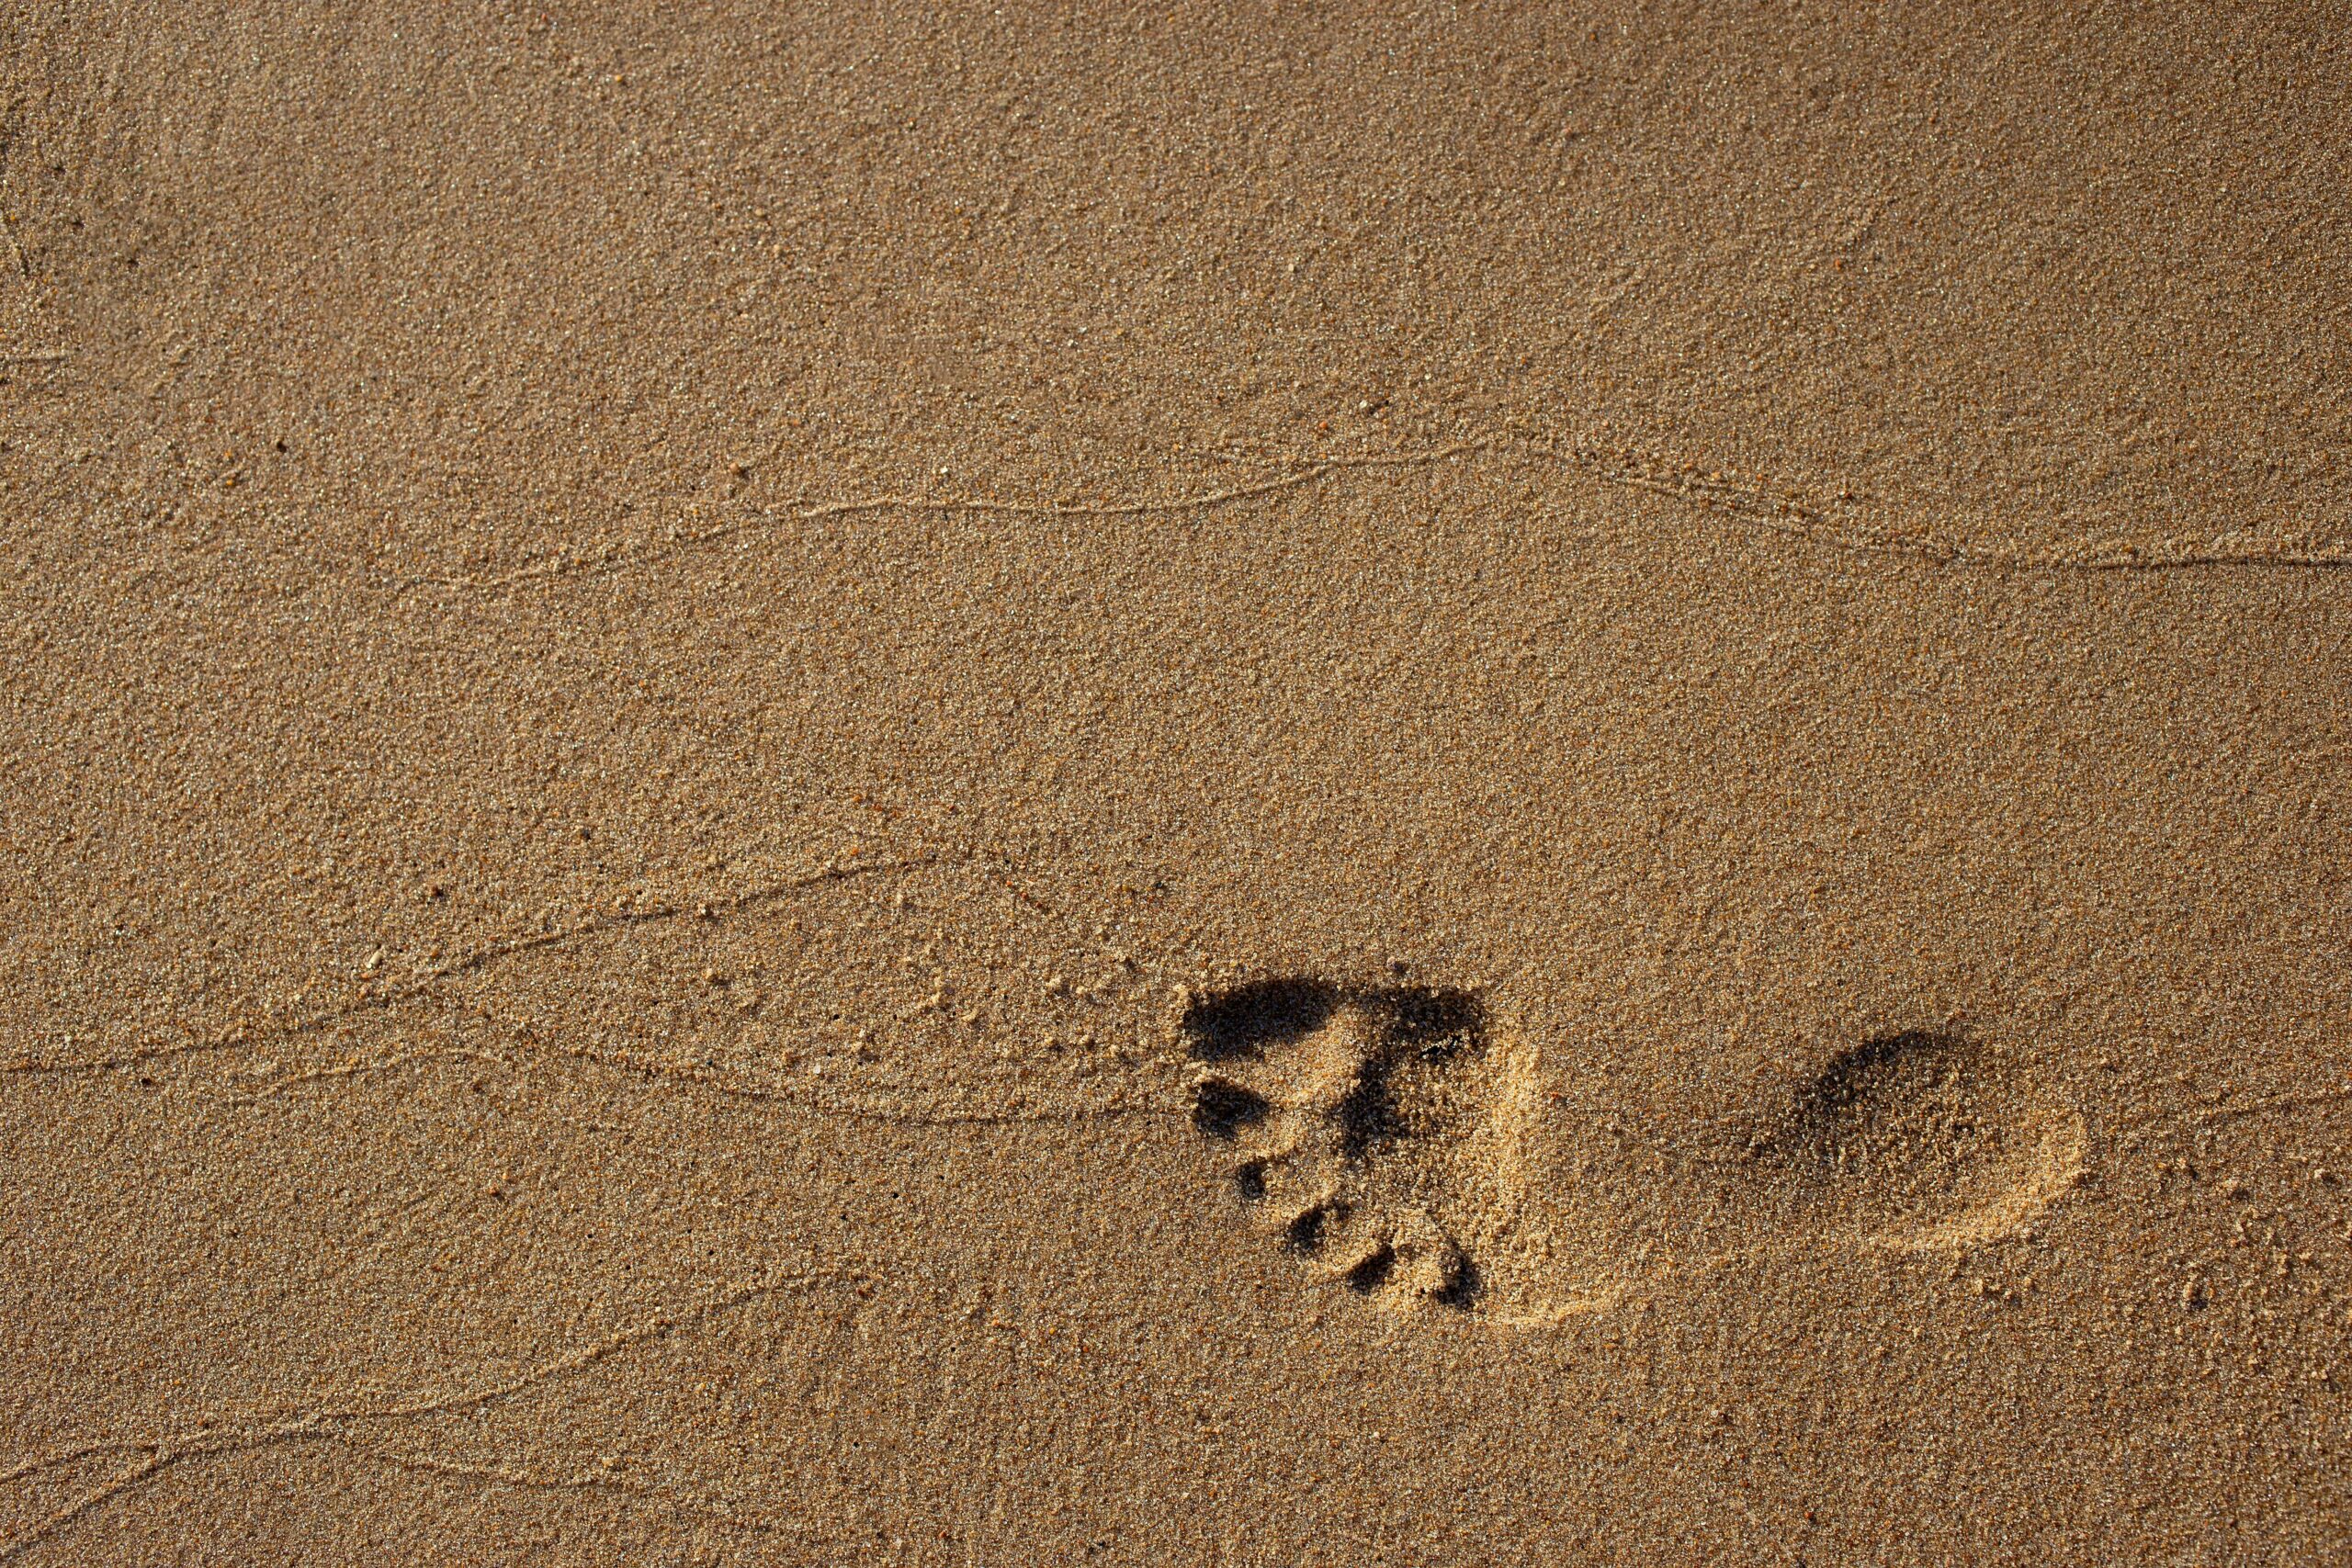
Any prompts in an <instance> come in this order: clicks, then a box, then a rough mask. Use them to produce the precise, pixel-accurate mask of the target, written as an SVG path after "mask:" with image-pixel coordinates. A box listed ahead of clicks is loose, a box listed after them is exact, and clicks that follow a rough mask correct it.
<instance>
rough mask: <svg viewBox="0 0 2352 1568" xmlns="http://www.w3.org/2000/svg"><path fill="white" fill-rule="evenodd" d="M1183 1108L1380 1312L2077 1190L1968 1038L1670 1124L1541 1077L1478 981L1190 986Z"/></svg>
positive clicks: (1184, 1024) (1851, 1249) (1286, 1230)
mask: <svg viewBox="0 0 2352 1568" xmlns="http://www.w3.org/2000/svg"><path fill="white" fill-rule="evenodd" d="M1178 1028H1179V1032H1180V1035H1181V1037H1182V1046H1183V1049H1184V1052H1185V1055H1187V1057H1188V1058H1189V1059H1190V1060H1191V1062H1192V1063H1193V1074H1194V1077H1193V1103H1192V1114H1193V1125H1194V1126H1195V1127H1196V1128H1197V1129H1198V1130H1199V1131H1200V1133H1201V1134H1203V1135H1204V1136H1205V1137H1207V1138H1208V1139H1210V1140H1212V1141H1213V1142H1214V1143H1215V1144H1216V1145H1218V1146H1219V1147H1220V1149H1221V1150H1222V1151H1223V1156H1224V1161H1225V1165H1226V1168H1227V1173H1228V1175H1229V1178H1230V1180H1231V1182H1232V1184H1233V1190H1234V1194H1235V1196H1236V1198H1237V1199H1238V1202H1239V1204H1240V1205H1241V1207H1242V1209H1243V1210H1244V1212H1245V1213H1249V1214H1250V1215H1251V1216H1253V1217H1254V1220H1255V1222H1256V1223H1257V1224H1259V1225H1260V1226H1261V1228H1262V1229H1263V1230H1265V1231H1266V1232H1267V1233H1268V1235H1270V1236H1272V1237H1275V1238H1278V1239H1279V1241H1280V1244H1281V1245H1282V1246H1283V1247H1286V1248H1288V1249H1289V1250H1291V1251H1292V1252H1295V1253H1296V1254H1298V1255H1299V1256H1300V1257H1301V1258H1302V1259H1303V1260H1305V1261H1306V1263H1308V1264H1309V1265H1310V1267H1311V1268H1312V1269H1313V1271H1314V1272H1315V1273H1317V1275H1319V1276H1321V1277H1322V1278H1324V1279H1326V1280H1330V1281H1333V1282H1336V1283H1339V1284H1340V1285H1343V1286H1344V1287H1346V1288H1347V1289H1349V1290H1351V1291H1353V1292H1357V1293H1359V1294H1362V1295H1365V1296H1368V1297H1373V1298H1374V1299H1376V1300H1377V1301H1379V1302H1381V1303H1384V1304H1386V1305H1390V1306H1395V1307H1398V1308H1415V1307H1420V1306H1435V1307H1441V1308H1447V1309H1452V1310H1454V1311H1460V1312H1478V1313H1481V1314H1487V1315H1490V1316H1493V1317H1495V1318H1497V1319H1498V1320H1500V1321H1502V1322H1505V1323H1511V1324H1520V1325H1532V1324H1538V1323H1552V1322H1558V1321H1560V1320H1562V1319H1564V1318H1566V1317H1568V1316H1571V1315H1575V1314H1580V1313H1587V1312H1593V1311H1600V1310H1605V1309H1606V1308H1607V1307H1609V1306H1611V1305H1612V1304H1614V1303H1615V1302H1617V1301H1618V1300H1620V1299H1622V1298H1623V1295H1624V1294H1625V1293H1626V1292H1628V1291H1630V1290H1632V1289H1634V1288H1635V1287H1637V1286H1640V1285H1642V1284H1644V1283H1648V1282H1655V1281H1657V1280H1662V1279H1663V1278H1665V1277H1666V1276H1668V1275H1671V1274H1673V1273H1676V1272H1679V1271H1682V1270H1685V1269H1692V1268H1698V1267H1704V1266H1707V1265H1712V1264H1722V1263H1726V1262H1731V1261H1735V1260H1739V1259H1751V1258H1776V1257H1777V1258H1815V1259H1817V1258H1821V1257H1823V1256H1825V1255H1828V1254H1835V1253H1847V1254H1855V1253H1867V1252H1889V1253H1919V1252H1930V1251H1938V1250H1962V1249H1965V1248H1968V1247H1976V1246H1981V1245H1984V1244H1985V1243H1987V1242H1990V1241H1993V1240H1996V1239H1998V1238H2000V1237H2003V1236H2007V1235H2015V1234H2017V1233H2018V1232H2019V1231H2021V1230H2024V1229H2026V1228H2028V1227H2029V1226H2030V1224H2032V1222H2033V1221H2034V1220H2035V1218H2036V1217H2038V1216H2039V1215H2040V1214H2041V1213H2042V1211H2044V1210H2045V1209H2047V1208H2048V1207H2049V1206H2050V1204H2051V1203H2052V1202H2054V1201H2056V1200H2057V1199H2058V1198H2059V1197H2060V1196H2061V1195H2063V1194H2064V1192H2065V1190H2067V1189H2068V1188H2069V1187H2071V1186H2072V1185H2073V1184H2074V1182H2075V1179H2077V1177H2078V1176H2079V1175H2080V1172H2081V1170H2082V1166H2083V1158H2084V1135H2083V1126H2082V1122H2081V1119H2080V1118H2079V1117H2078V1116H2076V1115H2075V1114H2073V1113H2072V1112H2071V1111H2064V1110H2063V1109H2046V1108H2037V1106H2036V1104H2035V1102H2034V1101H2033V1100H2032V1098H2031V1097H2030V1095H2028V1094H2026V1093H2024V1092H2023V1091H2022V1090H2021V1089H2019V1087H2018V1085H2017V1084H2016V1083H2014V1082H2012V1081H2010V1076H2009V1075H2007V1074H2006V1073H2005V1072H2003V1071H2001V1070H1998V1069H1997V1068H1996V1066H1995V1064H1994V1063H1992V1062H1991V1061H1990V1060H1988V1059H1987V1058H1986V1056H1985V1054H1984V1053H1982V1052H1979V1051H1977V1050H1976V1049H1974V1048H1973V1046H1972V1045H1971V1044H1970V1043H1969V1042H1968V1041H1966V1040H1965V1039H1964V1038H1962V1037H1961V1036H1958V1035H1955V1034H1949V1033H1941V1032H1920V1031H1913V1032H1896V1033H1891V1034H1886V1035H1883V1036H1879V1037H1875V1038H1872V1039H1871V1040H1868V1041H1866V1042H1864V1043H1860V1044H1859V1045H1856V1046H1853V1047H1851V1048H1849V1049H1847V1050H1845V1051H1843V1052H1841V1053H1839V1054H1838V1055H1835V1056H1833V1057H1832V1058H1831V1059H1830V1060H1829V1061H1828V1062H1827V1063H1826V1064H1825V1065H1824V1066H1822V1067H1821V1068H1820V1069H1819V1070H1818V1071H1817V1072H1816V1073H1815V1074H1814V1075H1812V1076H1811V1077H1808V1078H1806V1079H1804V1081H1802V1082H1801V1083H1800V1084H1799V1085H1798V1086H1797V1087H1796V1088H1795V1089H1794V1090H1793V1091H1786V1090H1784V1091H1781V1093H1780V1094H1778V1095H1774V1094H1771V1093H1769V1092H1768V1093H1765V1094H1762V1095H1760V1096H1759V1097H1758V1105H1757V1106H1755V1107H1754V1108H1753V1111H1754V1114H1753V1115H1752V1116H1751V1117H1750V1118H1749V1119H1748V1120H1747V1122H1744V1123H1742V1124H1741V1125H1740V1127H1739V1128H1737V1129H1732V1128H1727V1127H1726V1126H1725V1125H1724V1124H1723V1123H1713V1124H1710V1125H1707V1126H1704V1127H1699V1126H1698V1124H1697V1123H1693V1127H1694V1129H1695V1130H1694V1131H1691V1132H1689V1133H1683V1134H1660V1133H1658V1132H1657V1131H1656V1130H1655V1129H1651V1128H1644V1127H1640V1126H1629V1125H1627V1123H1626V1122H1625V1120H1624V1119H1623V1118H1621V1117H1618V1116H1615V1115H1612V1114H1610V1113H1609V1111H1607V1109H1606V1108H1605V1107H1595V1106H1592V1105H1589V1104H1580V1103H1577V1102H1576V1100H1575V1097H1573V1096H1571V1095H1569V1094H1566V1093H1552V1092H1546V1089H1547V1087H1549V1086H1547V1084H1546V1081H1545V1075H1544V1071H1543V1068H1542V1065H1541V1063H1540V1062H1539V1060H1538V1058H1537V1056H1536V1054H1535V1053H1534V1052H1533V1051H1532V1049H1530V1048H1528V1047H1527V1046H1525V1045H1523V1044H1521V1043H1517V1042H1514V1041H1511V1040H1510V1039H1508V1038H1507V1037H1503V1036H1501V1035H1500V1034H1499V1033H1498V1031H1497V1030H1496V1029H1495V1028H1494V1027H1493V1026H1492V1024H1491V1021H1490V1020H1489V1018H1488V1015H1487V1009H1486V1007H1485V1006H1484V1004H1483V1002H1482V1001H1481V999H1480V998H1478V997H1476V995H1474V994H1472V993H1469V992H1465V991H1455V990H1445V989H1440V988H1436V987H1406V986H1395V987H1389V986H1359V985H1350V984H1345V983H1340V982H1332V981H1325V980H1318V979H1314V978H1308V977H1300V976H1291V977H1282V978H1275V979H1270V980H1263V981H1259V982H1256V983H1253V984H1250V985H1246V986H1241V987H1236V988H1233V989H1228V990H1225V991H1220V992H1216V993H1213V994H1210V995H1206V996H1202V997H1198V998H1194V999H1193V1000H1192V1001H1191V1002H1190V1003H1189V1005H1188V1006H1187V1007H1186V1008H1185V1010H1184V1011H1183V1014H1182V1018H1181V1020H1180V1021H1179V1025H1178Z"/></svg>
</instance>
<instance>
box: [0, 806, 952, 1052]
mask: <svg viewBox="0 0 2352 1568" xmlns="http://www.w3.org/2000/svg"><path fill="white" fill-rule="evenodd" d="M973 858H975V857H974V852H970V851H965V852H931V853H926V854H921V855H910V856H906V857H903V858H901V859H898V860H889V861H875V862H872V863H866V864H860V865H845V864H843V863H841V862H840V861H832V862H829V863H826V864H825V865H823V866H821V867H820V868H819V869H817V870H816V871H813V872H809V873H807V874H803V875H800V876H797V877H793V878H790V879H787V880H786V881H784V882H780V883H773V884H770V885H768V886H763V887H754V888H752V889H751V890H750V891H748V892H744V893H738V894H733V895H729V896H723V897H717V898H708V899H703V900H700V901H697V902H695V903H684V902H681V903H659V904H650V905H633V906H631V907H629V908H625V909H617V910H614V911H612V912H609V913H598V914H594V915H591V916H589V917H588V918H586V919H582V920H576V921H574V922H573V923H572V924H571V925H568V926H564V927H562V928H560V929H559V930H556V931H535V932H531V933H529V934H527V935H518V936H513V937H506V938H502V939H500V940H498V941H495V942H488V943H485V944H483V945H482V946H481V947H477V948H474V949H473V950H471V951H470V952H468V953H461V954H459V955H458V957H456V958H453V959H450V960H449V961H447V963H444V964H436V965H435V966H434V967H432V968H430V969H427V970H425V971H424V972H423V973H421V974H419V975H417V976H415V977H414V978H413V979H410V980H405V981H402V982H401V983H399V984H397V985H390V986H384V987H378V988H376V989H374V990H370V991H367V992H366V993H364V994H363V995H362V996H361V997H360V998H358V999H357V1000H356V1001H352V1002H349V1003H346V1004H345V1005H344V1006H342V1007H338V1008H330V1009H328V1010H324V1011H322V1012H316V1013H311V1014H308V1015H306V1016H304V1017H301V1018H296V1019H289V1020H286V1021H281V1022H277V1023H272V1024H266V1025H264V1026H263V1027H262V1029H261V1030H260V1031H259V1032H255V1031H254V1030H253V1029H252V1028H250V1027H249V1026H248V1025H247V1024H246V1023H244V1022H242V1021H241V1022H238V1023H234V1024H231V1025H230V1026H229V1027H228V1028H226V1029H224V1030H221V1031H220V1032H218V1033H216V1034H215V1035H214V1036H212V1037H211V1038H210V1039H207V1040H191V1041H183V1042H180V1043H175V1044H170V1045H153V1046H144V1047H141V1048H140V1049H138V1050H133V1051H120V1052H117V1053H115V1054H113V1055H106V1056H90V1057H79V1058H68V1059H62V1060H60V1059H55V1058H39V1057H36V1058H33V1059H31V1060H25V1061H15V1062H8V1063H5V1064H0V1074H27V1075H38V1076H51V1077H57V1076H67V1075H74V1074H86V1073H99V1072H108V1071H113V1070H118V1069H120V1068H125V1067H135V1066H143V1065H144V1064H146V1063H149V1062H159V1061H166V1060H169V1059H172V1058H174V1057H178V1056H188V1055H202V1054H206V1053H209V1052H217V1051H235V1050H243V1049H248V1048H252V1047H257V1046H261V1045H266V1044H270V1043H275V1042H277V1041H281V1040H288V1039H293V1038H296V1037H299V1036H300V1035H304V1034H310V1033H315V1032H317V1031H319V1030H322V1029H325V1028H328V1027H331V1026H332V1025H334V1024H336V1023H340V1022H342V1021H345V1020H346V1019H352V1018H357V1017H362V1016H364V1015H366V1014H368V1013H371V1012H376V1011H379V1010H383V1009H385V1008H389V1007H392V1006H395V1005H397V1004H399V1003H401V1002H403V1001H408V1000H412V999H414V998H423V997H429V996H431V995H433V994H435V990H436V988H437V987H439V986H441V984H442V983H443V982H445V981H447V980H451V979H455V978H457V977H458V976H464V975H469V974H472V973H474V972H476V971H477V970H481V969H484V968H487V967H489V966H491V965H492V964H498V963H500V962H502V961H503V960H505V959H507V958H511V957H514V956H515V955H516V954H518V953H532V952H536V951H538V950H540V949H543V948H555V947H562V946H567V945H569V944H571V943H572V942H580V941H582V940H584V939H586V938H588V937H592V936H596V935H599V934H602V933H605V932H607V931H625V930H627V929H628V928H630V927H632V926H639V925H648V924H653V923H657V922H661V921H666V920H675V919H700V918H707V917H709V916H724V915H730V914H737V913H741V912H742V911H744V910H746V909H754V908H761V907H763V906H764V905H768V904H773V903H777V902H780V901H782V900H784V899H786V898H789V897H792V896H793V895H795V894H797V893H803V892H806V891H808V890H809V888H812V887H821V886H827V885H829V884H832V883H838V882H847V881H851V880H853V879H855V878H860V877H866V876H876V875H885V874H896V873H907V872H914V871H920V870H922V869H924V868H926V867H929V866H934V865H960V864H965V863H968V862H970V861H971V860H972V859H973Z"/></svg>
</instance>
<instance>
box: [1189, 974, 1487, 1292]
mask: <svg viewBox="0 0 2352 1568" xmlns="http://www.w3.org/2000/svg"><path fill="white" fill-rule="evenodd" d="M1182 1033H1183V1037H1184V1043H1185V1049H1186V1053H1187V1055H1189V1056H1190V1057H1191V1058H1192V1059H1193V1061H1194V1062H1195V1063H1197V1064H1199V1066H1200V1072H1199V1077H1197V1079H1196V1081H1195V1083H1194V1086H1193V1125H1194V1126H1196V1127H1198V1128H1199V1129H1200V1130H1201V1131H1202V1132H1203V1133H1204V1134H1207V1135H1208V1136H1210V1137H1212V1138H1215V1139H1217V1140H1219V1141H1221V1142H1225V1143H1229V1144H1232V1145H1235V1149H1236V1153H1237V1154H1238V1156H1239V1157H1238V1158H1237V1159H1236V1160H1235V1162H1234V1164H1233V1166H1232V1179H1233V1187H1234V1191H1235V1192H1236V1194H1237V1195H1238V1198H1239V1199H1240V1201H1242V1202H1243V1203H1244V1204H1245V1205H1247V1206H1248V1207H1249V1208H1250V1210H1252V1211H1253V1212H1256V1213H1258V1214H1259V1215H1260V1216H1261V1220H1262V1222H1263V1223H1264V1224H1265V1226H1266V1228H1267V1229H1268V1230H1270V1231H1272V1232H1273V1233H1275V1234H1277V1235H1280V1236H1281V1238H1282V1240H1283V1245H1285V1246H1286V1247H1289V1248H1290V1249H1291V1250H1292V1251H1294V1252H1295V1253H1297V1254H1298V1255H1300V1256H1301V1257H1302V1258H1306V1259H1307V1260H1309V1261H1310V1262H1311V1263H1312V1264H1313V1265H1314V1267H1315V1269H1316V1271H1317V1273H1318V1274H1321V1275H1323V1276H1325V1277H1327V1278H1329V1279H1330V1280H1334V1281H1336V1282H1338V1283H1340V1284H1342V1285H1344V1286H1345V1287H1346V1288H1348V1289H1349V1290H1351V1291H1353V1292H1357V1293H1359V1294H1362V1295H1367V1296H1376V1297H1379V1298H1382V1299H1384V1300H1385V1301H1388V1302H1391V1303H1396V1304H1411V1303H1421V1302H1429V1303H1439V1304H1442V1305H1447V1306H1453V1307H1464V1306H1467V1305H1468V1304H1469V1303H1470V1300H1471V1297H1472V1296H1473V1295H1474V1294H1475V1293H1476V1285H1477V1279H1478V1274H1477V1270H1476V1268H1475V1267H1474V1265H1473V1264H1472V1262H1471V1259H1470V1258H1469V1256H1468V1254H1467V1252H1466V1251H1465V1250H1464V1246H1463V1244H1462V1242H1461V1240H1460V1239H1459V1238H1458V1236H1457V1235H1456V1234H1455V1229H1454V1227H1453V1225H1452V1224H1450V1223H1449V1214H1448V1211H1449V1210H1450V1209H1453V1208H1454V1207H1456V1206H1457V1205H1455V1204H1454V1203H1453V1202H1452V1201H1450V1200H1451V1199H1452V1198H1453V1193H1452V1191H1451V1190H1450V1183H1449V1182H1448V1181H1447V1180H1446V1179H1445V1177H1446V1174H1447V1173H1446V1172H1445V1171H1444V1170H1443V1169H1442V1159H1443V1156H1447V1155H1448V1154H1449V1153H1450V1152H1451V1151H1452V1150H1453V1148H1454V1147H1456V1146H1457V1145H1458V1144H1459V1142H1460V1137H1461V1134H1462V1133H1463V1131H1464V1127H1465V1124H1466V1123H1467V1122H1468V1121H1469V1120H1470V1119H1472V1118H1475V1117H1476V1115H1477V1114H1478V1113H1479V1112H1480V1111H1481V1109H1482V1096H1481V1094H1480V1091H1479V1085H1478V1082H1477V1078H1478V1070H1477V1069H1478V1067H1479V1066H1480V1065H1481V1064H1482V1062H1483V1060H1484V1058H1485V1056H1486V1054H1487V1040H1486V1031H1485V1019H1484V1014H1483V1012H1482V1010H1480V1008H1479V1007H1478V1005H1477V1003H1476V1000H1475V998H1471V997H1470V996H1468V995H1467V994H1465V993H1463V992H1458V991H1444V990H1438V989H1433V988H1430V987H1363V988H1359V987H1344V986H1337V985H1326V984H1322V983H1319V982H1315V981H1308V980H1300V979H1283V980H1275V981H1269V982H1265V983H1262V984H1260V985H1256V986H1250V987H1242V988H1239V989H1237V990H1232V991H1227V992H1223V993H1219V994H1217V995H1215V996H1211V997H1207V998H1202V999H1200V1000H1198V1001H1195V1002H1194V1003H1193V1005H1192V1006H1191V1007H1190V1008H1189V1009H1187V1010H1186V1012H1185V1014H1184V1017H1183V1021H1182Z"/></svg>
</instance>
